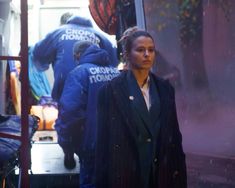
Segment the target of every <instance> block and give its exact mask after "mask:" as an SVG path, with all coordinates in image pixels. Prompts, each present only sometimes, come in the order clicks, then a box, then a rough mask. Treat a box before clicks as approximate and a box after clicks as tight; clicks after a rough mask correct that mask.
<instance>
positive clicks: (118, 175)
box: [96, 71, 187, 188]
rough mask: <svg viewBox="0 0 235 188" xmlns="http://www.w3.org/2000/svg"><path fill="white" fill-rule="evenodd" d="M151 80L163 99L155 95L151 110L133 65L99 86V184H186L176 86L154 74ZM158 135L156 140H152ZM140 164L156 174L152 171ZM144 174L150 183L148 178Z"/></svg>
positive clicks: (129, 187)
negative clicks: (134, 74) (102, 85)
mask: <svg viewBox="0 0 235 188" xmlns="http://www.w3.org/2000/svg"><path fill="white" fill-rule="evenodd" d="M150 80H151V81H150V88H151V85H152V86H154V87H155V88H156V90H157V91H158V96H159V97H158V98H159V101H157V100H155V98H151V108H150V111H148V110H147V108H146V105H145V103H144V98H143V97H142V95H141V91H140V89H139V87H138V85H137V82H136V80H135V79H134V76H133V74H132V73H131V71H125V72H123V73H122V74H121V75H120V76H119V77H117V78H115V79H113V80H112V81H111V82H110V83H109V84H107V85H105V86H104V87H103V88H102V89H101V90H100V92H99V98H98V130H97V148H96V186H97V187H96V188H153V187H154V188H185V187H187V177H186V164H185V154H184V152H183V149H182V136H181V133H180V130H179V125H178V120H177V114H176V107H175V95H174V89H173V87H172V86H171V85H170V84H169V82H168V81H165V80H162V79H160V78H158V77H156V76H154V75H153V74H150ZM135 90H136V91H135ZM133 91H134V92H133ZM150 91H151V89H150ZM155 112H156V113H155ZM151 122H152V123H151ZM153 122H154V123H153ZM139 125H142V129H141V128H140V126H139ZM152 125H154V126H152ZM148 126H149V128H148ZM151 126H152V128H153V129H152V128H151ZM143 127H145V128H143ZM151 129H152V130H151ZM154 137H155V138H157V139H156V140H157V142H156V143H155V144H154V143H152V142H151V141H152V140H154V139H153V138H154ZM151 149H152V150H151ZM153 150H154V151H153ZM148 151H150V152H149V155H148V154H147V152H148ZM145 167H146V168H145ZM148 167H149V168H148ZM141 169H145V172H150V171H151V172H150V174H151V173H152V174H153V175H152V176H151V177H149V176H148V173H147V174H144V173H143V171H142V170H141ZM150 169H151V170H150ZM146 178H147V181H148V180H149V179H151V180H150V181H148V182H151V185H149V184H148V185H146V183H144V182H146V181H145V180H146Z"/></svg>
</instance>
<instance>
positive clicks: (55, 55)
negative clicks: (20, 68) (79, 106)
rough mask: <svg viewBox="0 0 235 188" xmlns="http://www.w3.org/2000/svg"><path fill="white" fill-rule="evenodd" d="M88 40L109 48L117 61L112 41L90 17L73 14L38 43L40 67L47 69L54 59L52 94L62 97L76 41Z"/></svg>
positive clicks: (71, 65)
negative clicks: (65, 22) (95, 25)
mask: <svg viewBox="0 0 235 188" xmlns="http://www.w3.org/2000/svg"><path fill="white" fill-rule="evenodd" d="M79 40H81V41H84V40H88V41H91V42H93V43H94V44H97V45H99V46H100V47H101V48H103V49H105V50H107V51H108V53H109V54H110V59H111V62H112V63H113V65H115V66H116V65H117V56H116V52H115V49H114V48H113V47H112V44H111V42H110V41H109V40H108V39H107V38H106V37H104V36H103V35H102V34H101V33H99V32H98V31H97V30H95V29H94V28H93V27H92V23H91V21H90V20H88V19H86V18H83V17H79V16H74V17H72V18H70V19H69V20H68V22H67V24H65V25H62V26H60V27H59V28H58V29H56V30H54V31H52V32H51V33H49V34H47V36H46V37H45V38H44V39H43V40H41V41H39V42H38V43H36V45H35V47H34V50H33V56H34V62H35V64H36V66H37V68H38V69H40V70H42V71H43V70H46V69H48V68H49V65H50V64H51V63H52V67H53V70H54V86H53V90H52V97H53V99H55V100H56V101H58V100H59V98H60V95H61V93H62V90H63V87H64V81H65V79H66V77H67V74H68V73H69V72H70V71H71V70H72V69H73V68H75V66H76V65H75V61H74V59H73V45H74V43H75V42H76V41H79Z"/></svg>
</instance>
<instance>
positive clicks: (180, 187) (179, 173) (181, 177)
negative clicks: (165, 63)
mask: <svg viewBox="0 0 235 188" xmlns="http://www.w3.org/2000/svg"><path fill="white" fill-rule="evenodd" d="M169 93H170V94H171V99H172V101H173V104H172V108H171V113H170V122H171V126H170V128H171V129H172V130H170V131H171V136H170V137H169V138H168V139H169V148H170V153H169V156H171V157H172V159H173V160H169V163H170V164H169V166H171V171H172V174H171V175H170V176H171V177H173V181H172V183H173V185H172V186H171V187H174V188H186V187H187V170H186V161H185V153H184V151H183V146H182V134H181V132H180V128H179V123H178V118H177V110H176V103H175V91H174V88H173V87H172V86H171V85H170V84H169Z"/></svg>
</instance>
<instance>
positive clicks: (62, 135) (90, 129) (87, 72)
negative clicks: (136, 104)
mask: <svg viewBox="0 0 235 188" xmlns="http://www.w3.org/2000/svg"><path fill="white" fill-rule="evenodd" d="M109 61H110V60H109V57H108V53H107V52H106V51H105V50H103V49H100V48H98V47H97V46H95V45H92V46H90V47H89V48H88V49H87V50H86V51H85V52H84V54H83V55H82V56H81V57H80V61H79V65H78V66H77V67H76V68H75V69H74V70H72V71H71V72H70V73H69V75H68V77H67V79H66V82H65V86H64V90H63V93H62V95H61V98H60V102H59V116H58V119H57V120H56V124H55V129H56V131H57V133H58V143H59V144H60V146H61V147H62V148H63V149H64V151H66V150H71V149H72V148H73V147H75V150H76V151H75V152H76V153H79V156H80V154H82V155H85V154H86V153H88V154H91V153H92V152H94V147H95V140H96V103H97V93H98V90H99V88H100V87H101V86H102V85H103V84H104V83H106V82H107V81H109V80H111V79H112V78H114V77H116V76H117V75H118V74H119V71H118V70H117V68H114V67H112V66H110V65H109ZM75 137H76V138H77V139H76V140H75V141H74V142H76V143H75V146H74V145H72V144H71V141H72V139H73V138H75ZM78 150H79V151H78Z"/></svg>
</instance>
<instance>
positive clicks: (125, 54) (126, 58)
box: [123, 52, 130, 63]
mask: <svg viewBox="0 0 235 188" xmlns="http://www.w3.org/2000/svg"><path fill="white" fill-rule="evenodd" d="M123 59H124V61H125V62H126V63H128V62H129V60H130V59H129V55H128V53H127V52H123Z"/></svg>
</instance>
